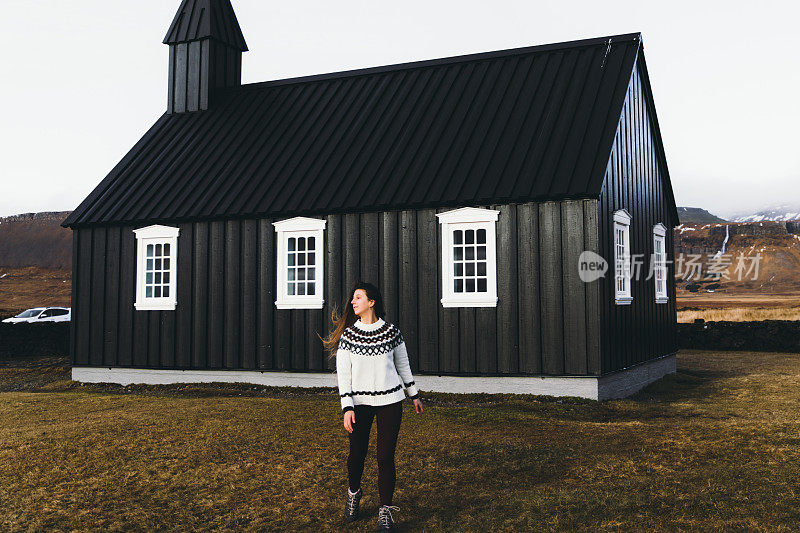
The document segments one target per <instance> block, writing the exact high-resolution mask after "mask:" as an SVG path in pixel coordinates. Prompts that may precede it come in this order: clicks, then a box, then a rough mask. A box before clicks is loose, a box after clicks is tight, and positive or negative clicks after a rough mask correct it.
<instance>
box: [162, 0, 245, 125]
mask: <svg viewBox="0 0 800 533" xmlns="http://www.w3.org/2000/svg"><path fill="white" fill-rule="evenodd" d="M164 44H168V45H169V90H168V93H169V96H168V100H167V112H168V113H183V112H186V111H199V110H202V109H208V106H209V101H211V102H213V99H214V92H215V90H217V89H220V88H223V87H234V86H237V85H241V84H242V52H246V51H247V44H246V43H245V42H244V36H243V35H242V30H241V28H240V27H239V22H238V21H237V20H236V14H235V13H234V12H233V6H231V3H230V0H183V1H182V2H181V6H180V7H179V8H178V12H177V13H176V14H175V18H174V19H173V21H172V24H171V25H170V27H169V30H168V31H167V35H166V37H164Z"/></svg>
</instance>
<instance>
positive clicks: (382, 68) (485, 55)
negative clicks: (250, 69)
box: [226, 32, 642, 91]
mask: <svg viewBox="0 0 800 533" xmlns="http://www.w3.org/2000/svg"><path fill="white" fill-rule="evenodd" d="M641 39H642V34H641V32H633V33H624V34H619V35H608V36H606V37H592V38H589V39H578V40H575V41H564V42H560V43H549V44H538V45H533V46H523V47H519V48H505V49H502V50H492V51H488V52H476V53H473V54H465V55H460V56H448V57H441V58H434V59H422V60H419V61H410V62H407V63H394V64H391V65H379V66H375V67H364V68H358V69H351V70H341V71H335V72H326V73H322V74H310V75H306V76H298V77H294V78H282V79H277V80H267V81H259V82H254V83H246V84H242V85H241V86H239V87H233V88H228V89H226V90H231V89H233V90H237V91H238V90H247V89H261V88H265V87H276V86H281V85H292V84H295V83H308V82H312V81H325V80H332V79H339V78H349V77H356V76H367V75H370V74H381V73H384V72H397V71H401V70H410V69H415V68H426V67H436V66H440V65H453V64H458V63H465V62H468V61H480V60H483V59H497V58H503V57H514V56H519V55H525V54H531V53H537V52H553V51H556V50H568V49H572V48H583V47H588V46H598V45H603V44H614V43H621V42H625V41H631V40H641Z"/></svg>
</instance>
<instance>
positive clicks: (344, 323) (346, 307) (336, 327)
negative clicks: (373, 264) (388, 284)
mask: <svg viewBox="0 0 800 533" xmlns="http://www.w3.org/2000/svg"><path fill="white" fill-rule="evenodd" d="M358 289H362V290H363V291H364V292H366V293H367V299H368V300H375V305H374V306H372V311H373V312H374V313H375V317H376V318H383V317H384V315H385V314H386V313H385V311H384V309H383V296H382V295H381V291H379V290H378V287H376V286H375V285H373V284H372V283H367V282H366V281H357V282H356V284H355V285H353V289H352V290H351V291H350V297H349V298H348V299H347V301H346V302H343V305H342V314H341V315H340V314H339V310H338V309H337V308H336V306H335V305H334V307H333V310H332V311H331V322H333V331H331V333H330V334H329V335H328V336H327V337H325V338H324V339H323V338H322V337H320V339H322V344H323V345H324V346H325V350H327V351H328V352H330V357H335V356H336V348H337V347H338V346H339V339H341V338H342V333H343V332H344V330H345V329H347V328H349V327H350V326H352V325H353V324H355V323H356V320H358V316H357V315H356V313H355V311H353V306H352V305H350V302H351V301H352V300H353V295H354V294H355V292H356V291H357V290H358Z"/></svg>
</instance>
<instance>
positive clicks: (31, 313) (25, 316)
mask: <svg viewBox="0 0 800 533" xmlns="http://www.w3.org/2000/svg"><path fill="white" fill-rule="evenodd" d="M71 319H72V309H70V308H69V307H34V308H32V309H27V310H25V311H23V312H21V313H20V314H18V315H17V316H13V317H11V318H6V319H5V320H3V323H5V324H17V323H20V322H28V323H31V324H42V323H44V322H69V321H70V320H71Z"/></svg>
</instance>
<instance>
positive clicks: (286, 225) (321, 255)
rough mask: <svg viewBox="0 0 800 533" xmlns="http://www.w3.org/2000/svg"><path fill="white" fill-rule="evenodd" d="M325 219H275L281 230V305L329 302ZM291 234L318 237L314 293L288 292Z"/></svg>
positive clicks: (314, 305) (278, 301) (299, 306)
mask: <svg viewBox="0 0 800 533" xmlns="http://www.w3.org/2000/svg"><path fill="white" fill-rule="evenodd" d="M326 222H327V221H326V220H325V219H318V218H306V217H295V218H290V219H288V220H281V221H280V222H273V223H272V225H273V226H275V232H276V234H277V244H278V246H277V248H278V258H277V276H275V277H276V278H277V288H276V292H275V294H276V295H277V299H276V300H275V307H277V308H278V309H322V306H323V305H324V303H325V300H324V299H323V294H324V292H323V291H324V289H325V287H324V280H325V244H324V241H323V235H324V230H325V224H326ZM290 237H306V238H307V237H314V252H315V256H314V263H315V264H314V269H315V272H314V278H315V279H314V294H312V295H310V296H309V295H302V296H300V295H296V294H291V295H290V294H288V290H287V282H288V275H287V270H288V268H289V265H288V260H287V259H288V255H287V254H288V242H289V238H290Z"/></svg>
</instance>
